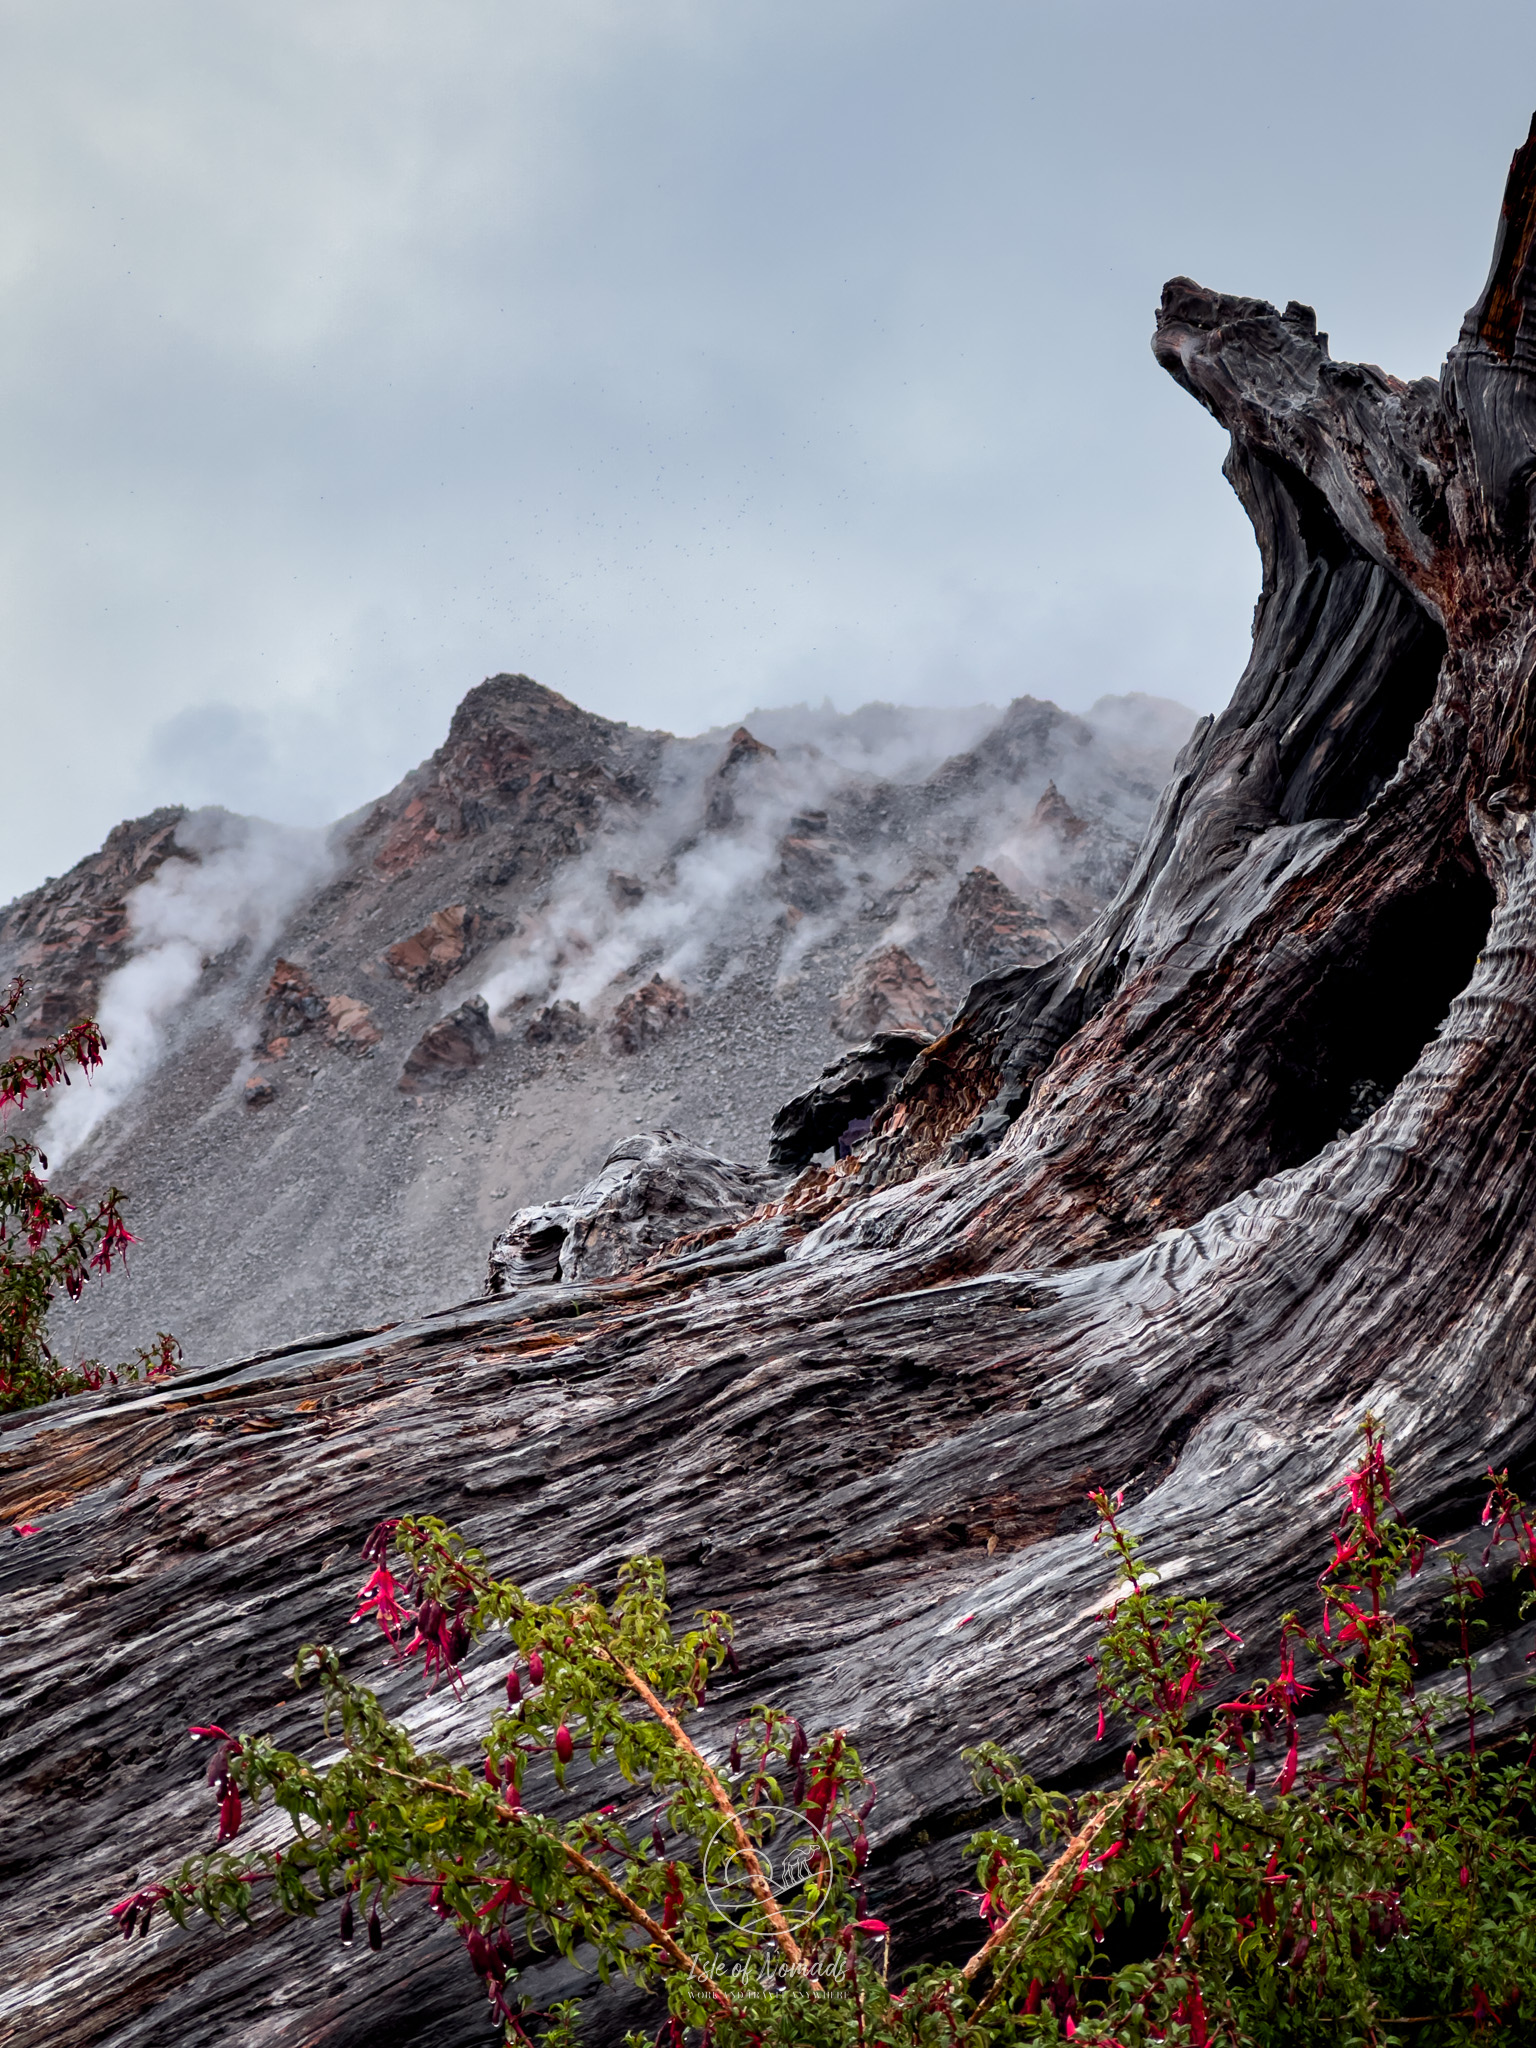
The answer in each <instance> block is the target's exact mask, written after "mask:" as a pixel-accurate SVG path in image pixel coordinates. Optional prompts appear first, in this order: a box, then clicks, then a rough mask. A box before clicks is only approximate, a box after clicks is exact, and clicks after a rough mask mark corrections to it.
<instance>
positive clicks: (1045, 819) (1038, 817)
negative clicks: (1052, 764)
mask: <svg viewBox="0 0 1536 2048" xmlns="http://www.w3.org/2000/svg"><path fill="white" fill-rule="evenodd" d="M1029 822H1030V824H1031V825H1033V826H1034V827H1035V828H1036V829H1037V830H1039V831H1044V832H1055V833H1057V834H1058V835H1059V836H1060V837H1061V838H1063V839H1065V840H1067V841H1068V842H1069V843H1070V841H1072V840H1074V839H1081V838H1082V836H1083V834H1084V833H1085V832H1086V831H1087V830H1088V821H1087V820H1086V819H1085V818H1080V817H1079V816H1078V815H1077V813H1076V811H1074V810H1073V808H1072V806H1071V805H1070V804H1069V803H1068V802H1067V800H1066V798H1065V797H1064V796H1063V795H1062V793H1061V791H1060V790H1059V789H1058V788H1057V787H1056V785H1055V783H1054V782H1048V783H1047V784H1046V785H1045V788H1044V790H1043V791H1042V792H1041V795H1040V801H1039V802H1038V803H1037V804H1036V805H1035V808H1034V813H1033V815H1032V816H1031V818H1030V821H1029Z"/></svg>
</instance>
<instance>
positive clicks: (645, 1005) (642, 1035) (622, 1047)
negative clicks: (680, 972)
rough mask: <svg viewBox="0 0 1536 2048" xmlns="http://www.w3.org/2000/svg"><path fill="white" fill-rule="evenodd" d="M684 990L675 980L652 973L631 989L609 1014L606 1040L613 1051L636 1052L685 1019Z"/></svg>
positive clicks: (686, 993) (685, 1001)
mask: <svg viewBox="0 0 1536 2048" xmlns="http://www.w3.org/2000/svg"><path fill="white" fill-rule="evenodd" d="M688 1014H689V1013H688V992H687V990H686V989H684V988H682V987H680V986H679V984H678V983H677V982H675V981H663V980H662V978H661V976H660V975H659V974H653V975H652V976H651V978H650V980H649V981H647V982H644V983H642V984H641V986H640V987H639V988H636V989H631V990H630V992H629V994H628V995H627V996H626V997H625V998H624V1000H623V1002H622V1003H620V1005H619V1007H618V1008H617V1010H615V1011H614V1013H613V1019H612V1021H611V1023H610V1024H609V1026H608V1043H609V1046H610V1047H611V1048H612V1050H613V1051H614V1052H616V1053H625V1054H629V1053H637V1052H639V1051H641V1050H642V1048H643V1047H645V1046H647V1045H653V1044H654V1043H655V1042H656V1040H657V1039H658V1038H663V1037H665V1036H666V1034H667V1033H668V1032H669V1031H672V1030H674V1029H675V1028H676V1027H677V1026H678V1025H679V1024H685V1023H686V1022H687V1021H688Z"/></svg>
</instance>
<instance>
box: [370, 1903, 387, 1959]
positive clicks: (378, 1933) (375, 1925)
mask: <svg viewBox="0 0 1536 2048" xmlns="http://www.w3.org/2000/svg"><path fill="white" fill-rule="evenodd" d="M368 1946H369V1947H370V1948H371V1949H372V1950H373V1952H374V1954H375V1955H377V1954H378V1952H379V1950H380V1949H381V1948H382V1947H383V1946H384V1929H383V1927H382V1926H381V1925H380V1924H379V1909H378V1907H377V1906H370V1907H369V1908H368Z"/></svg>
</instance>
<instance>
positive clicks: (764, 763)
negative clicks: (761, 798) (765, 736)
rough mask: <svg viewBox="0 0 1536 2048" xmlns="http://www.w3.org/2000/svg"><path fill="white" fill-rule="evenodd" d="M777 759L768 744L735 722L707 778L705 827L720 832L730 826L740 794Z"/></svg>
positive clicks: (758, 779) (734, 821) (734, 820)
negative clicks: (721, 754)
mask: <svg viewBox="0 0 1536 2048" xmlns="http://www.w3.org/2000/svg"><path fill="white" fill-rule="evenodd" d="M778 758H779V757H778V755H777V754H776V753H775V752H774V750H773V748H772V747H765V746H764V745H763V743H762V741H761V740H758V739H754V738H753V737H752V735H751V733H749V732H748V731H747V728H746V727H745V726H744V725H738V726H737V728H736V730H735V731H734V732H733V733H732V734H731V737H730V739H729V741H728V742H727V744H726V749H725V754H724V756H723V758H722V759H721V762H720V765H719V767H718V768H717V769H716V770H715V772H714V774H713V776H712V777H711V778H710V782H709V793H708V796H707V798H706V800H705V804H704V827H705V830H706V831H709V832H723V831H725V830H726V829H727V828H728V827H729V826H731V825H734V824H735V823H736V817H737V807H738V805H739V803H740V801H741V799H742V797H743V796H744V795H745V794H746V792H747V791H748V790H750V789H751V787H752V786H753V784H754V783H756V782H759V781H760V780H761V778H762V775H763V773H764V771H765V770H767V769H768V768H769V766H770V764H771V763H773V762H776V761H777V760H778Z"/></svg>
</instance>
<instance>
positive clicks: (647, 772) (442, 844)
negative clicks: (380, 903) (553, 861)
mask: <svg viewBox="0 0 1536 2048" xmlns="http://www.w3.org/2000/svg"><path fill="white" fill-rule="evenodd" d="M662 738H663V736H662V735H661V734H659V733H643V732H637V731H636V730H635V729H634V728H633V727H632V726H626V725H616V724H615V723H614V722H613V721H612V720H611V719H606V718H598V717H595V716H594V715H593V714H592V713H591V712H589V711H583V710H582V709H581V708H580V706H579V705H575V704H572V703H571V702H570V701H569V700H568V699H567V698H565V697H561V696H559V695H557V693H556V692H555V691H553V690H547V689H545V688H544V686H543V685H542V684H541V683H536V682H534V680H533V678H532V677H531V676H513V675H502V676H492V677H491V678H489V680H488V681H486V682H484V683H481V684H480V685H479V687H478V688H477V689H474V690H471V691H470V693H469V695H468V696H467V697H466V698H465V699H464V702H463V703H462V704H461V705H460V706H459V708H458V710H457V711H456V712H455V713H454V715H453V723H452V724H451V725H450V727H449V729H448V738H447V740H446V742H445V743H444V745H443V746H441V747H440V748H439V749H438V751H437V752H436V753H435V754H434V755H433V756H432V758H431V760H430V761H428V762H427V763H426V764H425V765H424V766H423V767H421V768H419V769H417V770H416V772H415V774H414V775H409V776H407V777H406V779H405V781H404V782H403V783H401V785H400V787H399V788H398V789H397V790H395V791H393V792H392V793H391V794H390V795H389V796H388V797H386V798H385V799H384V800H383V802H381V803H379V804H376V805H375V806H374V808H373V809H372V811H370V812H369V814H368V815H367V817H366V818H365V819H364V820H363V822H362V823H361V825H359V826H358V827H357V829H356V831H355V833H354V834H353V839H352V845H353V847H354V849H355V850H356V851H357V852H359V853H362V854H365V855H367V856H368V858H369V859H370V860H371V862H372V865H373V867H374V869H375V870H376V871H377V872H378V873H379V874H380V875H383V876H386V877H390V878H399V877H402V876H405V875H407V874H409V873H410V872H411V871H412V870H413V869H415V868H418V867H419V866H420V865H421V863H422V862H423V861H427V860H430V859H431V857H432V856H433V855H435V854H439V853H441V852H442V851H443V850H444V849H447V848H449V847H451V846H453V845H455V844H456V843H459V842H463V841H472V842H473V841H478V842H481V857H480V859H479V860H478V861H477V863H476V865H475V870H474V872H475V874H476V875H477V877H478V878H479V880H480V881H481V882H482V883H483V885H484V886H487V887H491V888H497V887H504V886H505V885H506V884H507V883H508V882H509V881H512V880H514V879H516V878H519V877H527V876H528V875H530V874H532V873H536V872H537V871H538V867H539V866H540V865H542V864H543V862H544V861H546V860H547V859H548V857H549V853H550V851H552V850H553V851H556V852H559V853H562V854H570V853H574V852H575V851H577V849H578V848H579V847H580V846H581V845H582V844H583V843H584V841H585V840H586V838H587V837H588V836H589V834H590V833H591V832H593V831H594V830H595V829H596V827H597V825H598V823H599V821H600V820H601V818H602V816H603V814H604V812H605V811H607V810H609V809H611V808H613V807H615V806H621V807H622V806H623V805H626V804H634V803H638V802H643V801H644V800H645V797H646V795H647V793H648V791H649V788H650V782H651V778H652V777H653V776H654V774H655V772H656V768H657V764H658V761H659V758H660V754H661V747H662Z"/></svg>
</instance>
